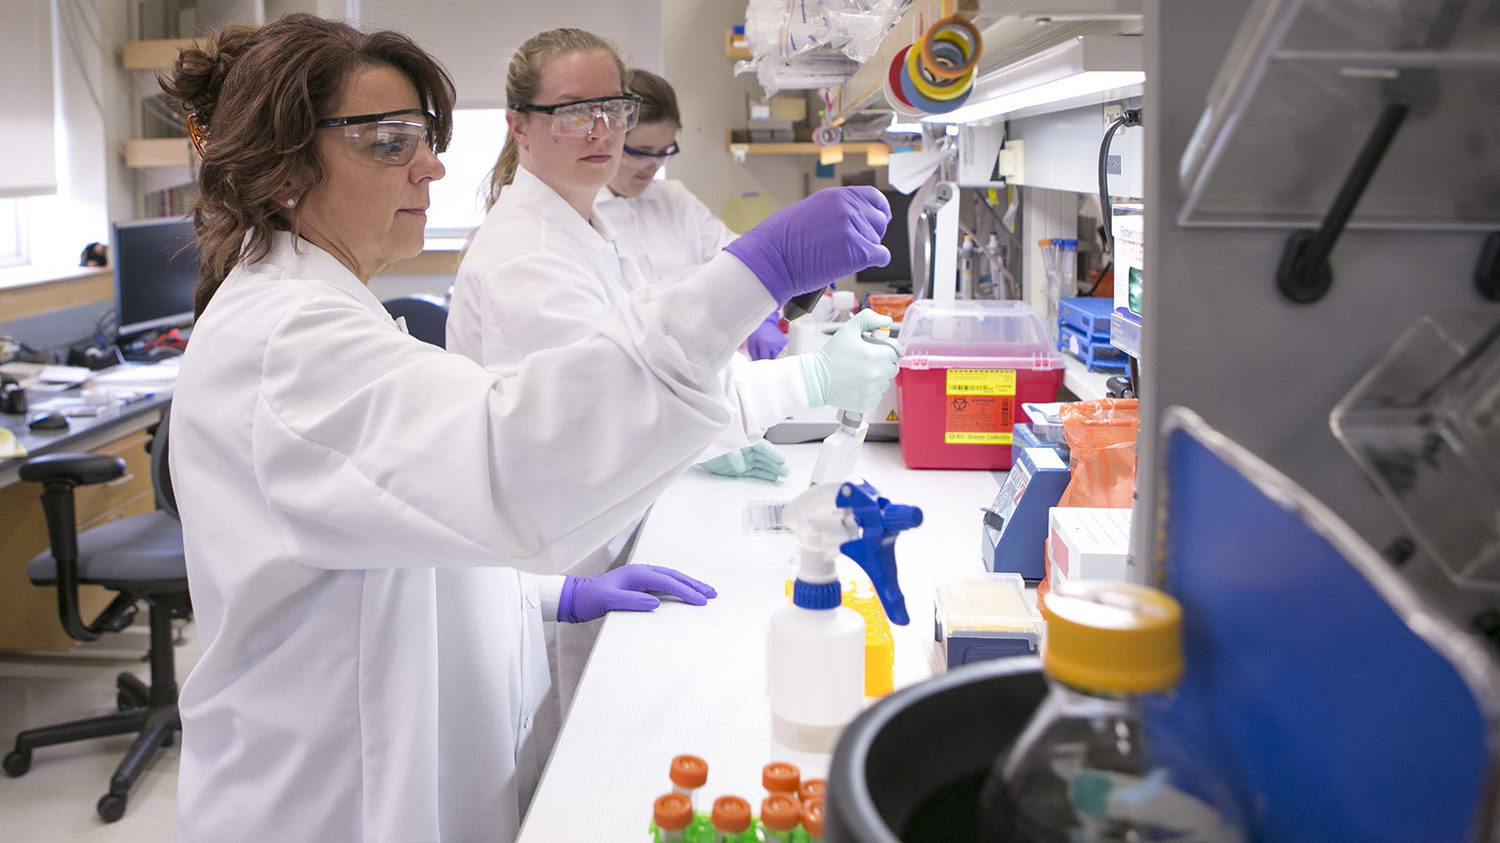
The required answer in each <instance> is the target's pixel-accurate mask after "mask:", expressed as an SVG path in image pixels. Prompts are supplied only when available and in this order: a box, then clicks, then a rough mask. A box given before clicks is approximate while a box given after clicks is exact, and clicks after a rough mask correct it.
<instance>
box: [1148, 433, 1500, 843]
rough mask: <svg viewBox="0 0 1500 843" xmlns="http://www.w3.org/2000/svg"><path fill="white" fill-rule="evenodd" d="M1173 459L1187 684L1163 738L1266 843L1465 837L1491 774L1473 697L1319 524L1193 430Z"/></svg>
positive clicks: (1176, 437) (1172, 523) (1170, 516)
mask: <svg viewBox="0 0 1500 843" xmlns="http://www.w3.org/2000/svg"><path fill="white" fill-rule="evenodd" d="M1165 450H1166V459H1165V463H1164V464H1165V466H1166V476H1165V478H1164V487H1165V488H1164V490H1163V494H1164V495H1165V503H1166V509H1165V522H1164V524H1163V527H1164V544H1163V548H1164V554H1165V556H1164V558H1163V562H1162V568H1161V570H1162V571H1163V572H1164V575H1165V587H1166V588H1167V590H1168V591H1170V592H1172V593H1173V594H1174V595H1176V596H1177V598H1178V599H1179V600H1180V601H1181V602H1182V605H1183V620H1184V630H1183V632H1184V652H1185V656H1186V659H1187V671H1186V674H1185V676H1184V678H1183V682H1182V686H1181V688H1180V691H1179V693H1178V694H1177V696H1176V697H1175V699H1174V700H1173V702H1172V703H1171V705H1170V707H1169V708H1167V709H1166V710H1165V711H1164V712H1154V713H1153V714H1152V715H1151V717H1152V720H1151V723H1152V727H1153V729H1159V730H1161V731H1163V732H1168V733H1174V734H1173V735H1172V737H1174V738H1175V739H1176V740H1177V741H1179V742H1181V743H1182V744H1184V745H1188V746H1193V747H1194V748H1195V749H1196V750H1197V751H1198V752H1199V754H1201V755H1204V756H1205V757H1209V758H1212V759H1213V760H1214V761H1215V762H1216V763H1219V764H1221V765H1222V767H1223V769H1224V770H1226V771H1227V773H1228V775H1229V776H1230V778H1231V779H1232V784H1233V785H1234V786H1236V787H1237V788H1238V789H1239V790H1240V792H1241V794H1244V795H1247V796H1246V798H1245V800H1244V802H1245V804H1246V805H1247V806H1255V807H1254V809H1253V810H1251V811H1249V812H1248V813H1249V814H1250V816H1251V827H1252V830H1253V832H1254V836H1255V838H1256V839H1258V840H1269V841H1278V843H1280V842H1281V841H1352V840H1359V841H1377V842H1378V841H1390V842H1391V843H1410V841H1426V842H1428V843H1440V842H1441V841H1461V840H1464V839H1465V838H1466V836H1467V835H1468V833H1469V831H1470V828H1469V827H1470V824H1471V822H1472V821H1473V820H1474V817H1475V806H1476V804H1477V800H1478V798H1479V795H1480V793H1481V790H1482V787H1483V783H1484V777H1485V774H1486V734H1485V721H1484V716H1483V713H1482V712H1481V710H1480V709H1479V707H1478V704H1477V702H1476V700H1475V699H1474V696H1473V692H1472V691H1471V689H1470V687H1469V686H1468V685H1466V684H1465V682H1464V681H1463V679H1462V677H1461V676H1460V675H1459V674H1458V672H1457V671H1456V670H1455V668H1454V667H1453V666H1452V664H1450V663H1449V662H1448V661H1447V660H1446V659H1445V658H1444V656H1443V655H1442V654H1441V653H1439V652H1438V651H1436V650H1434V649H1433V648H1432V647H1431V646H1430V645H1429V644H1428V642H1427V641H1425V640H1424V639H1422V638H1420V637H1418V636H1417V635H1416V634H1415V633H1413V632H1412V631H1411V629H1409V628H1408V627H1407V626H1406V625H1405V624H1404V623H1403V622H1402V620H1401V618H1400V617H1399V616H1398V615H1397V613H1396V612H1395V611H1394V609H1393V608H1392V607H1391V606H1390V605H1389V604H1388V603H1387V602H1386V601H1385V600H1384V599H1383V598H1382V597H1381V595H1380V593H1379V592H1377V591H1376V590H1375V589H1374V587H1373V586H1372V585H1371V584H1370V582H1369V581H1368V580H1366V579H1365V577H1364V576H1363V575H1362V574H1361V573H1360V571H1359V570H1358V569H1357V568H1356V567H1354V566H1353V565H1352V564H1351V563H1350V562H1349V561H1348V560H1347V559H1345V558H1344V556H1343V555H1342V554H1341V553H1340V552H1339V550H1338V549H1337V548H1336V547H1335V546H1334V545H1333V544H1331V543H1330V542H1329V541H1328V540H1327V539H1325V538H1324V537H1323V536H1322V535H1320V534H1319V533H1317V532H1315V531H1314V530H1313V529H1312V528H1311V527H1310V526H1309V525H1308V523H1306V522H1305V521H1304V517H1307V516H1305V515H1299V514H1298V513H1296V512H1292V511H1289V510H1287V509H1284V508H1283V507H1282V506H1280V505H1278V504H1277V503H1276V502H1274V501H1273V500H1271V499H1269V498H1267V497H1266V495H1265V494H1263V493H1262V491H1261V490H1260V489H1258V488H1256V486H1255V485H1254V484H1253V483H1252V482H1251V481H1250V480H1249V479H1247V478H1246V477H1245V476H1244V475H1243V474H1241V473H1240V472H1239V471H1237V470H1236V469H1234V468H1233V467H1231V466H1229V465H1227V464H1226V463H1225V462H1224V461H1223V460H1222V459H1221V458H1220V457H1219V456H1217V455H1216V454H1214V453H1213V452H1211V451H1210V450H1209V449H1208V448H1207V447H1205V445H1204V444H1203V443H1202V442H1200V441H1198V440H1197V439H1196V438H1194V436H1193V435H1192V434H1191V433H1190V432H1188V431H1185V430H1175V431H1172V432H1171V433H1170V434H1169V436H1168V439H1167V442H1166V446H1165Z"/></svg>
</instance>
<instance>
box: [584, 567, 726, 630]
mask: <svg viewBox="0 0 1500 843" xmlns="http://www.w3.org/2000/svg"><path fill="white" fill-rule="evenodd" d="M648 591H656V592H660V593H662V594H666V595H670V596H672V597H676V598H677V599H678V600H681V601H682V602H684V603H688V604H691V605H693V606H702V605H703V604H704V603H707V602H708V598H710V597H718V596H719V593H718V592H717V591H714V589H713V586H711V585H709V584H707V583H703V582H699V581H698V580H695V579H693V578H692V577H690V576H688V575H687V574H684V573H682V572H681V571H674V570H672V569H671V568H662V567H660V566H657V565H622V566H621V567H619V568H615V569H614V570H611V571H605V572H604V573H602V574H600V575H599V576H597V577H573V576H570V577H568V578H567V579H566V580H564V581H563V588H562V595H561V596H560V597H558V599H557V619H558V620H560V621H562V622H563V623H583V622H584V621H591V620H593V619H594V618H601V617H604V613H605V612H614V611H625V612H649V611H651V610H652V609H655V608H656V607H657V606H660V605H661V601H660V600H657V599H656V598H655V597H653V596H651V595H650V594H647V593H646V592H648Z"/></svg>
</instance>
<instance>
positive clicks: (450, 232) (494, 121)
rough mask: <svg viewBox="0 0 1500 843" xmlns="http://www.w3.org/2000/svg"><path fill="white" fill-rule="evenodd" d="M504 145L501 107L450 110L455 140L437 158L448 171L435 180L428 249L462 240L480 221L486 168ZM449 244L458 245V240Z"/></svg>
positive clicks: (486, 176) (428, 213)
mask: <svg viewBox="0 0 1500 843" xmlns="http://www.w3.org/2000/svg"><path fill="white" fill-rule="evenodd" d="M504 146H505V109H503V108H460V109H455V110H454V112H453V140H452V142H451V143H449V144H448V151H446V152H444V153H443V154H442V155H440V156H438V157H439V158H440V159H442V162H443V167H444V168H445V169H446V170H447V174H446V175H444V176H443V178H442V179H441V180H439V181H436V182H433V183H432V187H431V190H430V194H429V195H430V197H431V200H432V205H431V207H429V208H428V209H427V241H428V244H427V245H428V248H436V247H440V246H442V245H450V244H446V243H443V244H439V243H436V242H434V241H444V240H453V241H463V240H465V239H466V238H468V236H469V232H470V231H471V230H472V229H473V228H474V227H475V226H477V225H479V223H480V222H482V221H483V220H484V194H485V191H486V190H487V188H488V187H489V180H490V170H491V169H492V168H493V167H494V166H495V161H496V160H498V159H499V158H500V150H501V149H502V148H504ZM452 245H455V246H456V245H462V244H461V242H460V243H458V244H452Z"/></svg>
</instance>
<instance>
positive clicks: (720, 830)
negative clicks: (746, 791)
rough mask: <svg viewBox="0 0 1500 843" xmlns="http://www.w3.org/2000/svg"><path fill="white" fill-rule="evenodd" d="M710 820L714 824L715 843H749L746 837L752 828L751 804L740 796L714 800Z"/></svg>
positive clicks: (722, 797)
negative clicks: (746, 833)
mask: <svg viewBox="0 0 1500 843" xmlns="http://www.w3.org/2000/svg"><path fill="white" fill-rule="evenodd" d="M709 820H710V821H711V822H712V823H713V829H714V841H713V843H748V841H746V839H745V836H744V835H745V832H746V831H747V830H748V829H749V828H750V803H749V802H746V801H745V800H743V799H741V798H739V797H738V796H720V797H719V798H718V799H715V800H714V811H713V814H711V815H710V816H709ZM752 839H753V838H752Z"/></svg>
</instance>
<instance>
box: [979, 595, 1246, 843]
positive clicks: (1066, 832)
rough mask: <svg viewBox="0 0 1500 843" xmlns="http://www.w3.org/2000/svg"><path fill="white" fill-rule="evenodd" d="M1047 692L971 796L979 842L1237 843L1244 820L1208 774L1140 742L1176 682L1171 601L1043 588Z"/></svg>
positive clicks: (1171, 751) (1148, 741) (1171, 750)
mask: <svg viewBox="0 0 1500 843" xmlns="http://www.w3.org/2000/svg"><path fill="white" fill-rule="evenodd" d="M1043 609H1044V611H1043V615H1044V616H1045V617H1046V619H1047V637H1046V644H1045V646H1044V648H1043V651H1042V668H1043V671H1044V672H1045V673H1046V675H1047V682H1048V686H1049V691H1048V694H1047V697H1046V698H1045V699H1044V700H1043V702H1042V705H1041V707H1040V708H1038V709H1037V712H1036V714H1035V715H1034V716H1033V717H1032V719H1031V722H1030V723H1029V724H1027V726H1026V728H1025V729H1024V730H1023V731H1022V732H1021V735H1020V737H1019V738H1017V740H1016V743H1015V745H1014V746H1013V747H1012V748H1011V751H1010V752H1009V753H1008V754H1007V755H1005V756H1004V757H1002V758H1001V759H1000V760H999V761H997V762H996V764H995V766H994V768H992V770H991V771H990V775H989V778H988V779H987V780H986V782H985V785H984V790H983V792H982V794H981V817H982V819H981V823H982V826H983V829H984V832H985V835H986V836H985V838H984V839H986V840H990V841H1001V840H1004V841H1014V843H1096V842H1102V841H1131V843H1146V841H1166V840H1171V841H1192V842H1193V843H1243V841H1244V840H1246V839H1247V835H1246V834H1245V833H1244V830H1243V829H1244V825H1243V819H1242V818H1243V814H1242V813H1241V811H1240V810H1239V807H1238V805H1237V803H1236V802H1235V801H1234V799H1233V795H1232V791H1231V790H1230V788H1229V787H1228V786H1227V785H1226V784H1225V783H1224V782H1223V781H1222V780H1221V779H1220V778H1219V777H1218V776H1216V775H1215V774H1214V772H1213V770H1212V768H1210V767H1209V766H1207V765H1206V764H1204V763H1202V762H1200V761H1197V760H1195V759H1193V758H1192V757H1191V756H1190V755H1189V754H1188V753H1186V752H1185V751H1183V749H1182V748H1181V747H1177V746H1168V745H1166V744H1164V743H1162V742H1161V741H1160V740H1158V741H1157V742H1156V743H1153V739H1156V738H1157V736H1156V735H1148V734H1147V731H1146V728H1145V720H1144V716H1143V711H1144V707H1145V706H1147V705H1154V704H1159V703H1160V702H1161V701H1162V700H1163V697H1162V696H1161V695H1162V694H1164V693H1166V692H1170V691H1171V690H1172V689H1173V688H1174V687H1175V686H1176V684H1177V681H1178V679H1179V678H1180V677H1181V675H1182V648H1181V625H1182V624H1181V619H1182V610H1181V607H1180V606H1179V605H1178V603H1177V601H1176V600H1175V599H1173V598H1172V597H1171V596H1170V595H1168V594H1166V593H1165V592H1162V591H1159V590H1157V589H1154V588H1150V587H1147V586H1143V585H1136V584H1134V583H1121V582H1107V581H1091V580H1072V581H1068V582H1063V583H1058V584H1056V585H1054V587H1053V588H1052V590H1051V591H1050V592H1048V594H1047V596H1046V598H1045V601H1044V606H1043Z"/></svg>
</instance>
